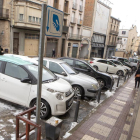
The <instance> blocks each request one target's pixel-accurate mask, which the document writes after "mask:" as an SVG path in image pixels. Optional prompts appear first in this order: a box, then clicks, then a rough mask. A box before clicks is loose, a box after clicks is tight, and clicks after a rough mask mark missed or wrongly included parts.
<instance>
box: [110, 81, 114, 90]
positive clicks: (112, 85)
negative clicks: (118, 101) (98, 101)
mask: <svg viewBox="0 0 140 140" xmlns="http://www.w3.org/2000/svg"><path fill="white" fill-rule="evenodd" d="M112 87H113V82H111V87H110V92H111V91H112Z"/></svg>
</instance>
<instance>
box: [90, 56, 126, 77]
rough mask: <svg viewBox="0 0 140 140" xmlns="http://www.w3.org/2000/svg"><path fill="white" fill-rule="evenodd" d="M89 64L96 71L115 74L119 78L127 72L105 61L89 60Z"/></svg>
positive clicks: (98, 59) (99, 59)
mask: <svg viewBox="0 0 140 140" xmlns="http://www.w3.org/2000/svg"><path fill="white" fill-rule="evenodd" d="M89 63H90V65H91V66H93V67H94V68H95V69H96V70H99V71H102V72H108V73H112V74H117V75H119V76H125V75H126V73H127V70H126V69H125V68H123V67H122V66H119V65H118V66H117V65H115V64H114V63H113V62H111V61H108V60H106V59H101V58H92V59H91V60H89Z"/></svg>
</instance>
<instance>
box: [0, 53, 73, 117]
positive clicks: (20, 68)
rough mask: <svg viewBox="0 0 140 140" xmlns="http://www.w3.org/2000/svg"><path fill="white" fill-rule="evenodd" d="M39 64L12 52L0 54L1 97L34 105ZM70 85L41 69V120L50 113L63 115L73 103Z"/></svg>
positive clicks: (25, 104)
mask: <svg viewBox="0 0 140 140" xmlns="http://www.w3.org/2000/svg"><path fill="white" fill-rule="evenodd" d="M37 80H38V66H37V65H35V64H33V63H31V62H29V61H25V60H23V59H21V58H18V57H14V56H11V55H9V56H8V55H7V56H6V55H4V56H0V98H2V99H5V100H8V101H10V102H14V103H17V104H20V105H23V106H26V107H33V106H34V105H36V98H37ZM73 97H74V92H73V90H72V87H71V85H70V84H69V83H68V82H67V81H65V80H63V79H61V78H58V77H57V76H56V75H54V74H53V73H52V72H51V71H50V70H49V69H47V68H43V73H42V95H41V111H40V115H41V118H42V119H45V118H46V117H47V116H49V115H50V114H52V115H62V114H65V113H66V112H67V111H68V110H69V109H70V108H71V106H72V104H73Z"/></svg>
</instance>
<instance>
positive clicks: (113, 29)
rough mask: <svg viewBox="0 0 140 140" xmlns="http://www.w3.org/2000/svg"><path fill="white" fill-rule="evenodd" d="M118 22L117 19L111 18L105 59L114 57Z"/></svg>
mask: <svg viewBox="0 0 140 140" xmlns="http://www.w3.org/2000/svg"><path fill="white" fill-rule="evenodd" d="M120 22H121V21H120V20H119V19H116V18H114V17H112V16H111V20H110V32H109V40H108V45H107V53H106V58H110V57H111V56H114V55H115V50H116V45H117V38H118V34H119V27H120Z"/></svg>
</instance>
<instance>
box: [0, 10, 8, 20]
mask: <svg viewBox="0 0 140 140" xmlns="http://www.w3.org/2000/svg"><path fill="white" fill-rule="evenodd" d="M8 18H9V9H5V8H0V19H8Z"/></svg>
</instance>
